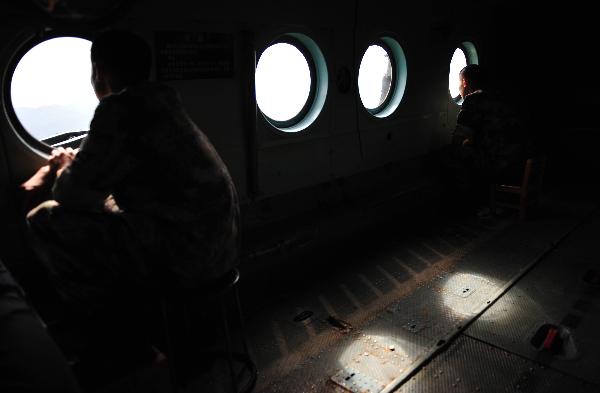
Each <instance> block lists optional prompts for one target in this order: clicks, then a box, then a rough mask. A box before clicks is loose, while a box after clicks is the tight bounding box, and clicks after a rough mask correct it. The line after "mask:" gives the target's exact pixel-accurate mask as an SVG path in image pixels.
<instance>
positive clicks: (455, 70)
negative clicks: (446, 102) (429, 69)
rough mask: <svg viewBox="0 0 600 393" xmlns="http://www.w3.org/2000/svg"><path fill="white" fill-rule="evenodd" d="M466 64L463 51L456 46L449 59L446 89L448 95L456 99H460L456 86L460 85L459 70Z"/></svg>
mask: <svg viewBox="0 0 600 393" xmlns="http://www.w3.org/2000/svg"><path fill="white" fill-rule="evenodd" d="M466 66H467V57H466V56H465V52H464V51H463V50H462V49H461V48H456V50H455V51H454V54H453V55H452V60H450V74H449V76H448V89H449V91H450V96H451V97H452V98H453V99H455V100H458V99H460V92H459V90H458V87H459V85H460V80H459V74H460V70H462V69H463V68H465V67H466Z"/></svg>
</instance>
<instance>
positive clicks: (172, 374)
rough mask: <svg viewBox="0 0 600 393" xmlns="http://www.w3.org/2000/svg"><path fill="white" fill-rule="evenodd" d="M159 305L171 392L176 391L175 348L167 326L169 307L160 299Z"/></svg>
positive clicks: (175, 392)
mask: <svg viewBox="0 0 600 393" xmlns="http://www.w3.org/2000/svg"><path fill="white" fill-rule="evenodd" d="M160 307H161V311H162V316H163V329H164V332H165V342H166V344H167V364H168V367H169V379H170V380H171V393H177V372H176V370H175V368H176V367H175V350H174V348H173V340H172V337H171V327H170V326H169V309H168V306H167V301H166V300H165V299H162V300H161V301H160Z"/></svg>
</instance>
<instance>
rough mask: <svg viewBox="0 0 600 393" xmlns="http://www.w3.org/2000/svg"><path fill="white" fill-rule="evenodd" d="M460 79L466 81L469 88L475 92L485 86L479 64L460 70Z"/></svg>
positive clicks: (483, 75)
mask: <svg viewBox="0 0 600 393" xmlns="http://www.w3.org/2000/svg"><path fill="white" fill-rule="evenodd" d="M459 75H460V78H461V79H464V80H466V81H467V83H468V84H469V86H470V87H471V88H472V89H474V90H476V89H482V88H484V87H485V85H486V82H487V81H486V79H485V74H484V72H483V70H482V69H481V67H480V66H479V64H469V65H467V66H466V67H464V68H463V69H462V70H460V73H459Z"/></svg>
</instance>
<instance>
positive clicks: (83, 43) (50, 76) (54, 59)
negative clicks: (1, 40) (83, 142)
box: [10, 37, 98, 146]
mask: <svg viewBox="0 0 600 393" xmlns="http://www.w3.org/2000/svg"><path fill="white" fill-rule="evenodd" d="M90 48H91V42H90V41H89V40H86V39H83V38H76V37H59V38H52V39H49V40H46V41H43V42H41V43H39V44H37V45H35V46H34V47H33V48H31V49H30V50H29V51H27V52H26V53H25V54H24V55H23V56H22V57H21V58H20V59H19V60H18V63H17V64H16V67H15V69H14V72H13V74H12V79H11V82H10V101H11V103H12V109H13V110H14V114H15V115H16V118H17V120H18V123H20V124H17V125H16V126H17V128H20V129H23V130H24V131H25V132H27V133H28V134H29V135H30V136H32V137H33V138H35V139H37V140H39V141H42V142H45V143H46V144H48V145H51V146H61V145H64V144H65V143H67V142H73V141H78V140H80V139H81V138H83V136H84V135H85V133H86V132H87V130H89V125H90V120H91V119H92V117H93V115H94V110H95V108H96V106H97V105H98V99H97V98H96V95H95V94H94V90H93V88H92V85H91V82H90V75H91V63H90ZM19 126H20V127H19Z"/></svg>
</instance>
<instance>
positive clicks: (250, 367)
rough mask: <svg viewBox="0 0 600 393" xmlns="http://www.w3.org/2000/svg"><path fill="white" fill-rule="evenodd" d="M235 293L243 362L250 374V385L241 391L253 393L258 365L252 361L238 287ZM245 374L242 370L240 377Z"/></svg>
mask: <svg viewBox="0 0 600 393" xmlns="http://www.w3.org/2000/svg"><path fill="white" fill-rule="evenodd" d="M233 291H234V299H235V305H236V308H237V314H238V319H239V324H240V334H241V336H242V345H243V346H244V355H245V359H243V362H244V364H245V368H247V369H248V374H249V380H248V383H247V384H246V386H244V387H243V388H241V389H243V390H241V392H240V393H250V392H252V390H254V386H255V384H256V377H257V371H256V365H255V364H254V362H253V361H252V358H251V357H250V349H249V346H248V341H247V340H246V332H245V329H244V315H243V313H242V304H241V302H240V297H239V292H238V288H237V286H236V287H234V289H233ZM243 374H244V370H243V369H242V372H241V374H240V375H241V376H243Z"/></svg>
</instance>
